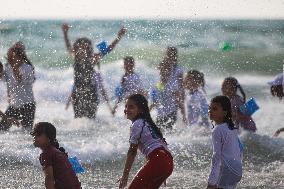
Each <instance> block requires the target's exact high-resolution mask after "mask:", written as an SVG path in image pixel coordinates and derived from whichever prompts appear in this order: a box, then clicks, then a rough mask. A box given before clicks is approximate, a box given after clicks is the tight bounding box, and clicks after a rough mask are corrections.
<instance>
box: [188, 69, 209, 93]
mask: <svg viewBox="0 0 284 189" xmlns="http://www.w3.org/2000/svg"><path fill="white" fill-rule="evenodd" d="M190 75H191V76H192V77H193V79H194V81H195V82H196V83H198V84H199V85H200V86H201V87H202V90H203V91H204V92H205V90H204V87H205V79H204V74H203V73H202V72H200V71H198V70H189V71H188V72H187V76H186V79H187V78H188V77H189V76H190Z"/></svg>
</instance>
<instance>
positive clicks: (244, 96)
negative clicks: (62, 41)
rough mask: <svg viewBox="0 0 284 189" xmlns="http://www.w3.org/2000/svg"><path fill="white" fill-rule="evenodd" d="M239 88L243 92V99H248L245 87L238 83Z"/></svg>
mask: <svg viewBox="0 0 284 189" xmlns="http://www.w3.org/2000/svg"><path fill="white" fill-rule="evenodd" d="M237 88H238V89H239V90H240V92H241V94H242V96H243V100H244V101H246V93H245V91H244V89H243V87H242V86H241V85H240V84H239V83H238V84H237Z"/></svg>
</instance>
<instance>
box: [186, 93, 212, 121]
mask: <svg viewBox="0 0 284 189" xmlns="http://www.w3.org/2000/svg"><path fill="white" fill-rule="evenodd" d="M185 101H186V112H187V120H188V125H195V124H198V125H204V126H209V121H208V103H207V100H206V97H205V94H204V93H203V92H202V91H200V90H195V91H193V92H191V93H189V94H187V95H186V98H185Z"/></svg>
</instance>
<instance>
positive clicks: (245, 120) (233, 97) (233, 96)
mask: <svg viewBox="0 0 284 189" xmlns="http://www.w3.org/2000/svg"><path fill="white" fill-rule="evenodd" d="M238 90H239V91H240V92H241V94H242V97H240V96H239V95H238V94H237V91H238ZM222 93H223V95H225V96H227V97H228V98H229V99H230V101H231V106H232V116H233V121H234V122H235V124H236V126H237V127H238V128H240V127H241V128H243V129H244V130H247V131H251V132H255V131H256V125H255V122H254V121H253V119H252V118H251V117H250V116H247V115H245V114H243V113H242V112H241V111H240V106H242V105H243V104H244V103H245V102H246V94H245V92H244V90H243V88H242V86H241V85H240V84H239V82H238V80H237V79H236V78H234V77H227V78H225V80H224V81H223V84H222Z"/></svg>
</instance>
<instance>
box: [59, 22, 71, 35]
mask: <svg viewBox="0 0 284 189" xmlns="http://www.w3.org/2000/svg"><path fill="white" fill-rule="evenodd" d="M61 28H62V31H63V32H66V33H67V32H68V30H69V28H70V26H69V25H68V24H67V23H64V24H62V26H61Z"/></svg>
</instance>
